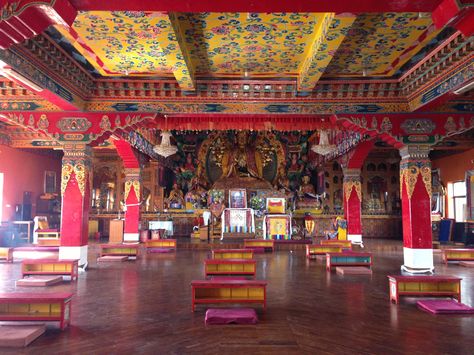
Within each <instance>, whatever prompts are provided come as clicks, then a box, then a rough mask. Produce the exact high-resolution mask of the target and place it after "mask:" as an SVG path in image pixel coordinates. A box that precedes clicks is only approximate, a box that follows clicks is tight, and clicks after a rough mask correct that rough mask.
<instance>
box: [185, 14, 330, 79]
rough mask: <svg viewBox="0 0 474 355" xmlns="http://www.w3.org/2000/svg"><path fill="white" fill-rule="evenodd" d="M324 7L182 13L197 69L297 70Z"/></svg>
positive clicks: (208, 72)
mask: <svg viewBox="0 0 474 355" xmlns="http://www.w3.org/2000/svg"><path fill="white" fill-rule="evenodd" d="M324 16H325V14H324V13H181V14H179V16H178V19H179V22H180V24H181V26H182V29H183V32H184V36H185V40H186V47H187V48H188V50H189V55H190V58H191V61H192V63H193V64H194V68H195V71H196V74H201V75H204V74H205V75H211V76H220V75H222V76H225V75H236V76H243V75H244V74H245V72H247V73H248V74H249V75H276V76H278V75H282V76H288V75H294V76H296V75H297V73H298V68H299V66H300V64H301V62H302V61H303V60H304V58H305V57H306V55H307V53H308V51H309V50H310V47H311V45H312V44H313V42H314V37H315V36H316V35H317V32H318V29H319V28H320V26H321V23H322V22H323V19H324Z"/></svg>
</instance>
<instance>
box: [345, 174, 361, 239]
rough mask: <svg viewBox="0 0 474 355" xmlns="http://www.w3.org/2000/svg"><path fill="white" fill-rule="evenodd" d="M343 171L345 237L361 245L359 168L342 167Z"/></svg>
mask: <svg viewBox="0 0 474 355" xmlns="http://www.w3.org/2000/svg"><path fill="white" fill-rule="evenodd" d="M343 173H344V183H343V184H344V185H343V186H344V217H345V219H346V220H347V238H348V239H349V240H350V241H352V244H359V245H361V246H363V242H362V223H361V203H362V184H361V181H360V169H343Z"/></svg>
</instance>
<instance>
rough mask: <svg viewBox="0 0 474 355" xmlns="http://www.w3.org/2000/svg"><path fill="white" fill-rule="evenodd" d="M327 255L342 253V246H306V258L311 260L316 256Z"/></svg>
mask: <svg viewBox="0 0 474 355" xmlns="http://www.w3.org/2000/svg"><path fill="white" fill-rule="evenodd" d="M327 253H342V246H340V245H317V244H307V245H306V257H307V258H309V259H311V258H313V257H314V256H316V255H326V254H327Z"/></svg>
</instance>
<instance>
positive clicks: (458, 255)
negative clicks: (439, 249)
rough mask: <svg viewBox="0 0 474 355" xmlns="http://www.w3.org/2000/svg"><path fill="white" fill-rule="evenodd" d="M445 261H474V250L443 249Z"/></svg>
mask: <svg viewBox="0 0 474 355" xmlns="http://www.w3.org/2000/svg"><path fill="white" fill-rule="evenodd" d="M443 261H444V262H445V263H446V264H447V263H448V261H474V248H473V249H443Z"/></svg>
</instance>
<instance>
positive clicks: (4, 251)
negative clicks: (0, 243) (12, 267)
mask: <svg viewBox="0 0 474 355" xmlns="http://www.w3.org/2000/svg"><path fill="white" fill-rule="evenodd" d="M0 260H6V261H8V262H9V263H12V262H13V248H0Z"/></svg>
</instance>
